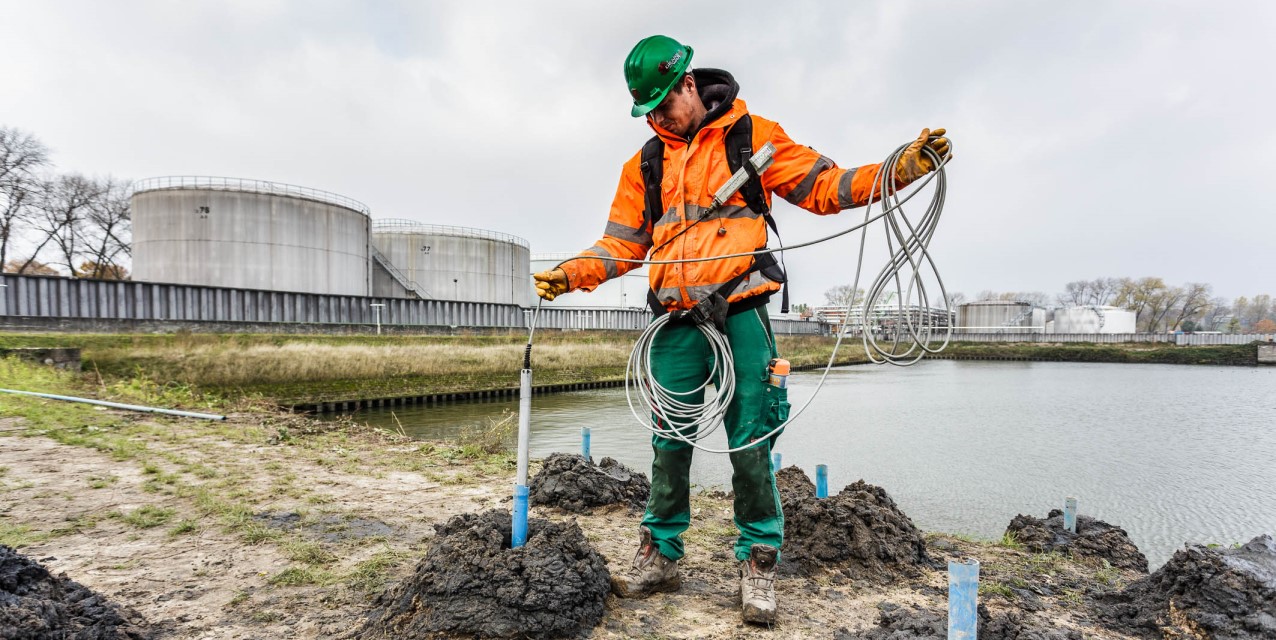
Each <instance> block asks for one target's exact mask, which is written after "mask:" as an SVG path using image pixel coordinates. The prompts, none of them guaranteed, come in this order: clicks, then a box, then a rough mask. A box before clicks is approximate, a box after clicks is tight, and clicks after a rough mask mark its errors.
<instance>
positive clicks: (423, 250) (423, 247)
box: [421, 244, 430, 253]
mask: <svg viewBox="0 0 1276 640" xmlns="http://www.w3.org/2000/svg"><path fill="white" fill-rule="evenodd" d="M429 252H430V245H428V244H423V245H421V253H429Z"/></svg>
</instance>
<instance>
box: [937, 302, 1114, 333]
mask: <svg viewBox="0 0 1276 640" xmlns="http://www.w3.org/2000/svg"><path fill="white" fill-rule="evenodd" d="M1134 320H1135V314H1134V312H1133V311H1130V310H1129V309H1120V308H1117V307H1107V306H1089V307H1067V308H1063V309H1053V310H1048V309H1044V308H1042V307H1039V306H1037V305H1034V304H1033V303H1031V302H1026V301H1022V300H980V301H978V302H968V303H966V304H963V305H961V306H960V307H958V311H957V327H956V328H957V330H958V331H961V332H963V333H1134V332H1135V323H1134Z"/></svg>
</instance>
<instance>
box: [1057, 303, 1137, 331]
mask: <svg viewBox="0 0 1276 640" xmlns="http://www.w3.org/2000/svg"><path fill="white" fill-rule="evenodd" d="M1134 321H1135V316H1134V312H1133V311H1130V310H1129V309H1121V308H1119V307H1106V306H1095V307H1068V308H1066V309H1058V310H1056V311H1055V312H1054V332H1055V333H1134V332H1135V322H1134Z"/></svg>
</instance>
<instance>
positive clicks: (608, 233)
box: [533, 35, 949, 624]
mask: <svg viewBox="0 0 1276 640" xmlns="http://www.w3.org/2000/svg"><path fill="white" fill-rule="evenodd" d="M692 54H693V50H692V48H691V47H690V46H686V45H683V44H681V43H679V42H678V41H677V40H674V39H673V38H670V37H667V36H661V35H657V36H651V37H649V38H645V39H643V40H641V41H640V42H638V44H637V45H636V46H634V48H633V50H632V51H630V53H629V56H628V57H627V58H626V60H625V81H626V82H627V83H628V86H629V93H630V95H631V96H632V97H633V108H632V109H631V111H630V113H631V115H633V116H634V117H639V116H646V120H647V124H648V125H649V126H650V127H651V128H652V130H654V131H655V133H656V136H657V138H658V142H657V140H656V139H653V141H652V142H654V143H656V148H657V149H658V150H659V147H660V146H663V149H662V150H659V151H660V154H661V155H660V156H659V157H658V160H656V161H657V162H659V163H660V164H661V169H662V171H661V173H662V179H661V180H660V184H659V187H658V189H659V191H654V190H653V191H652V192H651V193H657V194H658V196H659V203H658V204H657V205H654V206H653V207H650V208H649V207H648V202H650V198H651V196H649V195H648V193H649V192H648V191H647V189H646V186H647V185H646V179H647V178H649V177H650V176H651V166H650V164H651V163H650V162H649V163H648V164H649V166H648V167H647V171H644V167H643V156H644V152H643V151H640V152H639V153H637V154H635V155H634V156H633V157H632V158H630V159H629V161H628V162H626V163H625V165H624V168H623V169H622V171H621V177H620V186H619V187H618V188H617V190H616V196H615V199H614V200H613V201H612V205H611V213H610V215H609V216H608V219H607V225H606V228H605V230H604V232H603V237H602V239H601V240H599V241H598V242H597V243H596V244H595V245H594V246H592V247H590V248H589V249H587V250H585V251H584V252H582V253H581V254H579V256H577V258H576V259H573V260H571V261H569V262H566V263H564V264H562V265H561V267H558V268H554V269H551V270H549V271H545V272H541V273H537V274H535V275H534V276H533V277H534V280H535V286H536V290H537V294H538V295H540V296H541V297H542V298H544V299H546V300H553V299H554V298H556V297H557V296H560V295H563V294H565V293H567V292H570V291H576V290H582V291H592V290H593V289H594V288H595V287H597V286H598V285H599V284H600V283H602V282H603V281H605V280H608V279H611V278H615V277H617V276H620V275H622V274H624V273H625V272H627V271H630V270H631V269H633V268H635V267H636V266H638V265H636V264H633V263H625V262H615V261H610V260H597V259H589V256H605V257H614V258H626V259H633V260H641V259H644V258H648V257H649V259H651V260H683V259H689V258H711V257H713V256H719V255H726V254H733V253H741V252H750V251H756V250H758V249H762V248H764V247H766V246H767V224H768V220H766V219H765V217H764V215H763V214H764V213H765V212H764V211H759V210H757V209H766V210H768V211H769V208H770V203H771V195H772V194H775V195H778V196H780V197H781V198H784V199H785V200H787V201H789V202H790V203H792V204H794V205H797V206H799V207H802V208H804V209H807V210H808V211H811V212H813V213H817V214H831V213H837V212H838V211H840V210H842V209H847V208H850V207H856V206H861V205H865V204H868V203H869V202H870V201H872V200H874V199H876V198H877V197H880V194H879V193H875V192H874V184H875V181H876V178H877V175H878V171H879V169H880V165H875V164H873V165H864V166H861V167H858V168H853V169H843V168H840V167H838V166H837V165H836V164H835V163H834V162H833V161H832V160H830V159H829V158H826V157H824V156H822V155H820V154H819V153H818V152H816V151H815V150H813V149H811V148H810V147H807V146H805V145H801V144H798V143H796V142H794V141H793V140H791V139H790V138H789V137H788V135H787V134H785V132H784V130H783V129H782V128H781V127H780V126H779V125H778V124H777V123H775V122H773V121H771V120H767V119H765V118H762V117H759V116H751V115H749V113H748V109H747V107H746V106H745V103H744V101H743V100H741V99H739V98H738V97H737V94H738V93H739V85H737V84H736V82H735V80H734V79H733V78H732V76H731V74H730V73H727V72H726V71H722V70H718V69H692V68H691V66H690V65H691V58H692ZM745 121H747V122H749V123H750V124H751V127H752V134H751V139H750V140H749V141H748V142H750V143H751V145H746V146H751V149H753V150H758V149H761V148H762V147H763V145H765V144H766V143H767V142H770V143H771V144H773V145H774V146H775V152H774V163H773V164H772V166H771V167H770V168H769V169H767V170H765V171H764V172H763V173H762V174H761V175H760V177H759V178H756V179H755V180H760V182H761V191H762V194H761V195H762V196H763V197H764V198H765V202H761V201H760V200H759V199H758V198H753V201H754V206H749V204H748V202H747V194H744V193H737V194H735V195H733V196H732V197H731V198H730V199H728V200H727V201H726V202H725V203H724V206H722V207H720V208H719V209H717V210H716V211H713V212H712V214H711V216H709V217H705V218H702V214H703V213H705V212H706V211H708V210H709V208H710V205H711V202H712V199H713V195H714V193H715V191H717V189H718V188H719V187H720V186H721V185H722V184H723V183H724V182H726V181H727V179H728V178H729V177H730V176H731V170H730V168H729V162H728V158H727V155H726V154H727V153H728V149H727V144H726V142H727V139H728V137H729V133H728V132H729V131H730V130H731V129H732V128H733V127H735V126H737V125H739V124H741V123H742V122H745ZM943 135H944V130H943V129H935V130H933V131H931V130H927V129H923V130H922V132H921V135H920V136H918V137H917V139H916V141H914V142H913V143H912V144H911V145H910V146H909V147H908V148H907V150H906V151H905V152H904V153H903V155H902V157H901V158H900V159H899V161H898V164H897V165H896V166H894V167H891V168H890V170H891V171H892V172H893V175H892V178H893V180H894V184H895V185H896V187H901V186H903V185H906V184H908V183H910V182H912V181H914V180H916V179H918V178H920V177H922V176H924V175H925V174H926V173H927V172H930V171H933V170H934V169H935V165H934V162H933V161H932V160H931V158H930V157H929V156H928V155H927V154H925V153H923V151H922V148H923V146H929V147H930V148H931V149H932V150H933V151H934V152H935V153H936V154H938V155H939V156H940V157H944V156H945V154H947V152H948V148H949V143H948V140H947V139H946V138H944V137H943ZM648 144H649V145H651V144H652V143H648ZM644 148H649V147H644ZM732 151H733V152H734V150H732ZM746 153H747V150H746ZM648 157H649V158H650V157H652V156H648ZM651 209H654V211H655V215H652V213H651ZM649 254H650V255H649ZM776 266H777V265H775V261H774V259H772V258H771V257H770V254H764V255H762V256H759V257H758V258H757V259H756V260H755V258H754V257H752V256H744V257H736V258H724V259H719V260H708V261H703V262H688V263H682V264H654V265H651V269H650V284H651V293H650V295H649V298H650V299H651V301H652V302H653V311H654V312H656V313H657V314H663V313H666V312H673V313H675V314H676V315H683V314H682V313H680V312H686V311H688V310H691V309H693V308H695V307H696V305H697V304H699V303H702V302H703V303H704V304H705V305H710V306H717V307H721V308H722V309H724V310H725V311H726V317H725V320H723V319H722V318H721V317H720V316H721V313H714V314H706V317H708V316H710V315H717V316H719V317H718V318H717V319H716V323H719V324H721V327H722V332H723V334H725V336H726V339H727V342H728V343H729V344H730V346H731V353H732V355H733V356H734V363H733V365H732V366H733V367H734V372H735V379H736V387H735V395H734V397H733V398H732V399H731V402H730V404H729V406H728V408H727V411H726V415H725V427H726V432H727V440H728V443H729V445H730V446H731V447H732V448H736V447H740V446H742V445H747V444H750V443H753V442H755V441H756V440H757V439H758V438H760V437H761V436H763V435H765V434H767V433H768V432H770V431H772V430H774V429H775V428H776V427H778V426H779V425H781V424H782V423H783V422H784V420H785V419H786V417H787V415H788V410H789V406H788V401H787V398H786V397H785V394H786V393H787V391H786V390H785V389H782V388H777V387H776V386H773V385H769V384H767V383H766V380H767V377H768V376H767V373H768V372H767V367H768V363H769V362H770V361H771V360H772V359H774V358H778V357H779V353H778V352H777V350H776V345H775V339H774V335H773V334H772V332H771V325H770V321H769V319H768V316H767V310H766V304H767V302H768V300H769V299H770V297H771V295H772V294H774V293H775V292H776V291H778V290H780V288H781V282H782V281H783V280H784V278H785V276H784V274H783V272H782V270H779V269H777V268H776ZM715 295H716V296H717V298H715ZM720 299H725V303H723V302H721V300H720ZM715 303H716V304H715ZM675 317H676V316H675ZM650 360H651V363H652V364H651V367H652V375H653V376H654V378H655V379H656V381H657V382H658V383H659V384H660V385H661V386H663V387H665V388H667V389H668V390H669V391H671V392H673V393H675V394H679V395H678V396H677V397H678V398H679V399H680V400H681V401H683V402H703V385H704V381H705V379H706V378H707V377H708V376H709V375H711V370H712V367H713V365H714V363H713V362H712V360H713V355H712V352H711V351H710V346H709V344H708V341H707V339H706V337H705V335H704V334H703V333H702V332H701V330H700V329H699V328H698V327H697V326H695V324H694V323H692V322H689V321H683V322H676V321H671V322H670V324H668V325H666V326H665V327H663V328H662V329H661V330H660V331H659V332H658V333H657V334H656V336H655V337H654V339H653V342H652V345H651V353H650ZM657 426H660V427H662V428H668V429H679V430H685V429H690V428H691V426H690V425H684V424H659V425H657ZM684 432H685V431H684ZM776 435H777V436H778V434H776ZM774 441H775V437H774V436H773V437H771V438H770V439H769V440H768V441H767V442H762V443H760V444H758V445H757V446H754V447H751V448H748V449H745V450H743V451H738V452H736V453H732V454H730V455H731V465H732V468H733V470H734V471H733V474H732V478H731V483H732V488H733V489H734V492H735V502H734V505H733V506H734V511H735V518H734V522H735V525H736V527H737V529H738V530H739V537H738V538H737V540H736V543H735V549H734V550H735V558H736V560H737V561H738V562H739V571H740V592H741V602H742V605H743V612H742V615H743V618H744V620H745V621H746V622H752V623H762V624H770V623H772V622H774V620H775V615H776V599H775V570H776V564H777V563H778V562H779V559H780V558H779V549H780V546H781V544H782V542H783V540H784V515H783V513H782V512H781V509H780V496H779V492H778V491H777V490H776V486H775V474H774V470H773V469H772V468H771V448H772V446H773V445H774ZM652 448H653V449H654V453H655V458H654V460H653V462H652V465H651V497H650V499H649V500H648V502H647V509H646V513H645V515H644V516H643V519H642V523H641V526H640V527H639V548H638V552H637V554H636V555H635V557H634V561H633V570H632V572H631V573H629V574H626V575H617V576H615V577H614V579H613V582H612V590H613V591H614V592H615V593H616V594H617V595H618V596H621V597H644V596H646V595H648V594H651V593H655V592H665V591H676V590H677V589H678V588H679V587H680V585H681V577H680V575H679V572H678V560H679V559H680V558H682V556H683V552H684V547H683V541H682V533H683V532H685V531H686V530H687V528H688V526H690V522H691V509H690V484H689V482H690V481H689V472H690V469H691V454H692V451H693V447H692V446H691V445H690V444H688V443H686V442H682V441H679V440H673V439H667V438H663V437H660V436H658V435H657V436H653V438H652Z"/></svg>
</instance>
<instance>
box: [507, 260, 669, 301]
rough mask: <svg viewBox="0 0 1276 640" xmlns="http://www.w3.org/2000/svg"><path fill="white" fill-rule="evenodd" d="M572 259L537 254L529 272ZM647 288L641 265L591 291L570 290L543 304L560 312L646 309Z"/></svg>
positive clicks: (645, 273)
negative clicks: (566, 310) (561, 309)
mask: <svg viewBox="0 0 1276 640" xmlns="http://www.w3.org/2000/svg"><path fill="white" fill-rule="evenodd" d="M574 257H576V254H574V253H538V254H536V255H533V256H532V269H531V272H532V273H539V272H541V271H545V270H547V269H553V268H554V267H556V266H558V264H559V263H561V262H562V261H564V260H567V259H569V258H574ZM530 281H531V280H530V279H529V282H530ZM650 287H651V284H650V283H649V282H648V281H647V267H646V265H643V266H640V267H638V268H637V269H634V270H633V271H630V272H628V273H626V274H625V275H623V276H620V277H619V278H612V279H611V280H608V281H606V282H604V283H602V284H600V285H598V287H597V288H596V289H594V290H593V291H589V292H585V291H573V292H571V293H569V294H567V295H562V296H558V297H557V298H555V299H554V300H553V301H552V302H551V301H546V302H544V303H542V304H544V305H545V306H546V307H558V308H563V309H638V308H642V307H646V306H647V290H648V288H650ZM532 295H535V289H532Z"/></svg>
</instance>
